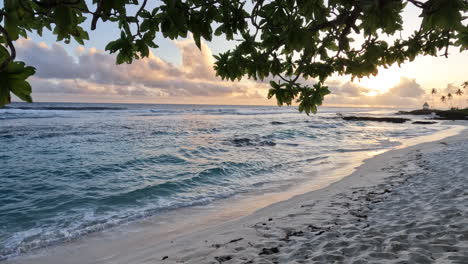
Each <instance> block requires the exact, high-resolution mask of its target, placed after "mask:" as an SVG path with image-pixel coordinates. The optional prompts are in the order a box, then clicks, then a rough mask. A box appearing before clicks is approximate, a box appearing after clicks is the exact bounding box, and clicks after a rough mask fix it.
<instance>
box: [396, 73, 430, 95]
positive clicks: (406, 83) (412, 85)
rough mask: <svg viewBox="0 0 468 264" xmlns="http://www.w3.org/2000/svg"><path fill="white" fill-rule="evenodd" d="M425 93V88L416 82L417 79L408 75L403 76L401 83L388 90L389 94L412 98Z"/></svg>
mask: <svg viewBox="0 0 468 264" xmlns="http://www.w3.org/2000/svg"><path fill="white" fill-rule="evenodd" d="M425 93H426V92H425V90H424V89H423V88H422V87H421V85H419V84H418V83H417V82H416V80H415V79H409V78H406V77H401V78H400V83H398V84H397V85H396V86H394V87H392V88H391V89H390V90H389V91H388V94H390V95H396V96H399V97H410V98H419V97H421V96H423V95H424V94H425Z"/></svg>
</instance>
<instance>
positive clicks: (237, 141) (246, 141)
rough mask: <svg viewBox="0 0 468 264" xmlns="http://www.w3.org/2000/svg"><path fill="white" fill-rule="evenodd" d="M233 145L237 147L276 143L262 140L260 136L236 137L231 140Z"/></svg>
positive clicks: (274, 144) (272, 144)
mask: <svg viewBox="0 0 468 264" xmlns="http://www.w3.org/2000/svg"><path fill="white" fill-rule="evenodd" d="M230 142H231V143H232V145H234V146H236V147H248V146H276V143H275V142H273V141H269V140H263V141H260V140H259V138H256V139H250V138H234V139H232V140H231V141H230Z"/></svg>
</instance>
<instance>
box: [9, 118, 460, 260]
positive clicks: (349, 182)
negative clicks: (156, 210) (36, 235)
mask: <svg viewBox="0 0 468 264" xmlns="http://www.w3.org/2000/svg"><path fill="white" fill-rule="evenodd" d="M461 130H462V128H461V127H459V128H451V129H448V130H444V131H443V132H446V133H447V131H451V133H452V135H449V137H453V134H455V133H457V132H460V133H465V134H466V130H464V132H461ZM436 134H442V133H441V132H439V133H436ZM438 136H439V137H441V138H444V140H445V138H446V136H443V135H438ZM455 137H457V136H455ZM441 138H434V134H433V135H430V136H423V137H417V138H414V139H410V140H405V141H404V143H403V144H402V145H400V146H397V147H395V148H393V149H390V150H388V151H387V150H386V151H385V152H384V153H382V154H377V155H374V156H373V157H371V158H367V159H364V160H362V161H361V162H360V163H358V164H357V165H358V166H359V167H358V168H357V169H356V168H355V166H356V164H354V163H353V164H351V165H350V166H348V167H345V168H342V172H341V174H340V173H338V172H336V171H335V173H336V174H337V175H335V177H337V180H335V181H331V182H330V179H329V178H328V181H325V183H322V185H320V183H319V184H317V183H314V184H312V185H313V186H310V185H307V186H302V188H301V187H298V188H296V189H295V190H294V191H291V190H289V191H287V192H284V193H283V194H282V195H281V194H279V193H273V194H264V195H262V196H254V197H247V199H240V201H234V204H233V205H234V206H230V207H229V210H227V211H226V212H221V214H219V213H218V214H215V215H208V216H206V215H205V217H206V218H202V219H199V222H200V220H201V223H199V224H198V225H197V224H196V223H195V224H193V223H191V222H192V219H190V218H189V219H185V220H183V221H182V223H183V222H184V221H185V226H184V224H182V231H181V230H180V228H181V226H180V224H181V223H177V224H175V225H173V226H172V229H169V230H165V232H162V233H161V232H160V233H158V232H155V233H149V234H145V232H144V230H147V229H155V228H156V229H157V226H158V225H159V226H160V228H161V226H164V225H165V223H169V222H170V221H171V219H170V217H171V216H169V217H167V218H165V219H164V217H162V218H158V220H161V219H163V221H162V222H158V223H156V222H155V220H154V219H153V220H141V221H139V225H141V226H140V228H141V229H140V230H132V232H134V233H132V234H130V236H127V235H128V234H126V233H125V232H127V231H129V230H128V229H126V228H123V229H122V230H111V231H103V232H98V233H95V234H91V235H89V237H84V238H80V239H78V240H77V241H72V242H68V243H65V244H60V245H56V246H51V247H50V248H46V249H39V250H36V251H34V252H33V253H32V254H27V255H24V256H19V257H16V258H13V259H10V260H7V261H5V262H4V263H52V264H53V263H96V262H99V263H145V262H151V263H182V262H183V263H210V262H209V261H211V262H212V263H221V262H225V261H230V262H227V263H237V262H233V261H234V257H233V256H234V255H235V254H233V253H232V251H235V252H240V253H239V254H242V251H244V250H245V248H248V247H250V244H252V243H250V242H249V243H250V244H249V243H247V242H246V241H247V240H252V241H258V237H255V236H256V235H253V236H252V234H251V233H252V231H253V230H254V231H255V232H257V233H258V232H259V231H258V230H260V229H262V228H263V227H262V226H268V225H269V224H273V223H275V224H277V223H278V222H276V221H275V220H276V219H278V218H280V219H281V218H284V217H286V216H287V215H292V214H298V215H300V214H301V213H303V211H304V210H305V209H304V208H314V211H316V212H318V213H320V212H322V211H326V209H327V206H328V205H326V203H327V202H330V201H332V200H333V199H332V198H333V195H339V194H341V193H344V192H346V191H349V190H350V189H352V188H358V187H359V188H363V187H364V188H367V187H370V186H373V185H376V184H379V183H381V182H382V181H383V180H384V179H385V178H386V176H388V175H386V174H385V173H381V174H379V175H378V176H377V177H375V175H373V174H375V171H376V170H379V169H381V167H382V166H383V165H384V164H385V162H386V160H387V159H393V158H395V156H398V155H402V156H404V155H403V154H405V153H409V152H410V151H412V150H413V149H414V148H418V146H419V147H423V145H431V144H438V143H437V141H440V140H441ZM434 140H435V141H434ZM421 141H426V143H422V145H421V144H419V143H418V142H421ZM427 141H429V142H427ZM414 144H417V145H414ZM349 170H351V171H353V170H354V172H353V173H351V175H350V173H349V172H350V171H349ZM371 174H372V175H373V176H372V177H369V176H371ZM295 187H297V186H295ZM311 188H312V189H311ZM314 188H315V189H314ZM259 200H260V201H261V202H259ZM310 200H315V201H317V202H316V203H313V205H312V204H310ZM224 202H226V201H224ZM231 202H232V201H231ZM252 202H255V204H254V205H252V206H246V204H247V205H251V204H250V203H252ZM301 203H308V204H305V205H304V207H302V206H300V207H299V208H296V207H297V205H298V204H301ZM236 206H238V207H236ZM246 207H247V208H246ZM197 209H200V208H199V207H193V208H188V209H187V210H185V212H184V214H180V212H175V213H174V214H179V217H182V218H183V216H184V215H185V216H189V215H190V213H195V211H197ZM217 209H219V208H217ZM294 210H299V211H300V212H299V213H298V212H292V211H294ZM279 212H280V213H279ZM223 213H224V214H223ZM315 214H317V213H315ZM198 216H200V215H198ZM314 217H317V215H315V216H314ZM289 218H290V217H289ZM269 219H271V220H269ZM289 220H291V219H289ZM289 220H288V221H289ZM223 221H226V222H225V223H220V222H223ZM298 221H299V220H298ZM179 222H180V221H179ZM259 222H262V223H261V224H260V225H261V226H259V227H258V226H256V225H257V224H258V223H259ZM299 222H301V223H297V225H302V224H303V223H302V222H303V219H302V220H300V221H299ZM264 224H265V225H264ZM178 228H179V230H177V229H178ZM142 230H143V234H139V233H142ZM322 231H323V230H322ZM135 234H136V235H135ZM103 235H104V237H103ZM241 235H242V239H241V240H238V239H239V238H240V237H239V236H241ZM161 236H164V239H163V240H161V239H160V237H161ZM235 240H237V241H235ZM233 241H234V242H233ZM241 241H242V242H241ZM241 243H244V244H245V243H247V244H246V245H244V246H238V247H236V248H237V250H236V248H234V249H231V251H229V250H225V247H226V248H228V247H230V246H234V245H235V244H241ZM231 244H232V245H231ZM252 245H253V244H252ZM128 246H130V247H128ZM240 248H244V249H242V250H240ZM252 248H253V250H255V251H260V253H262V252H264V249H266V250H267V251H268V249H270V250H272V249H271V248H274V247H271V248H268V247H263V248H255V247H252ZM187 251H189V252H191V253H188V254H187ZM224 251H227V252H230V253H229V254H227V253H226V254H227V255H226V254H225V255H226V256H231V259H232V261H231V259H227V258H229V257H225V258H221V257H220V254H221V253H222V252H224ZM273 251H275V250H273ZM83 252H85V253H84V255H83ZM161 252H164V253H161ZM257 253H258V252H257ZM267 253H268V252H267ZM267 253H265V254H261V255H262V256H265V255H274V254H275V253H271V252H270V253H271V254H267ZM215 255H216V256H215ZM221 255H222V254H221ZM166 256H167V258H166ZM217 257H218V258H217ZM163 259H164V260H163ZM220 260H222V261H220ZM239 263H242V262H239Z"/></svg>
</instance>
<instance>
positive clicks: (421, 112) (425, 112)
mask: <svg viewBox="0 0 468 264" xmlns="http://www.w3.org/2000/svg"><path fill="white" fill-rule="evenodd" d="M439 111H440V110H435V109H418V110H412V111H399V112H398V113H397V114H398V115H432V113H436V114H437V112H439Z"/></svg>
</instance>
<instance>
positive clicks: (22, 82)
mask: <svg viewBox="0 0 468 264" xmlns="http://www.w3.org/2000/svg"><path fill="white" fill-rule="evenodd" d="M35 72H36V69H34V68H33V67H30V66H27V67H26V66H25V64H24V62H10V63H9V64H8V66H7V68H6V69H5V70H4V71H3V72H0V107H1V106H4V105H5V104H8V103H9V102H10V92H12V93H14V94H15V95H16V96H18V97H19V98H20V99H21V100H23V101H26V102H32V98H31V85H30V84H29V83H28V82H27V81H26V79H27V78H29V77H30V76H31V75H33V74H34V73H35Z"/></svg>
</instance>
